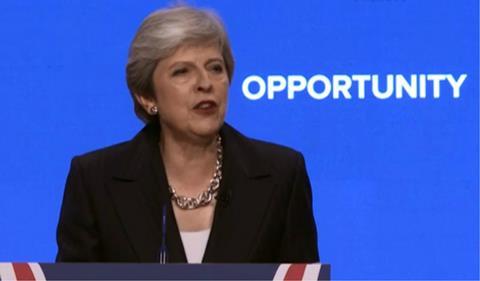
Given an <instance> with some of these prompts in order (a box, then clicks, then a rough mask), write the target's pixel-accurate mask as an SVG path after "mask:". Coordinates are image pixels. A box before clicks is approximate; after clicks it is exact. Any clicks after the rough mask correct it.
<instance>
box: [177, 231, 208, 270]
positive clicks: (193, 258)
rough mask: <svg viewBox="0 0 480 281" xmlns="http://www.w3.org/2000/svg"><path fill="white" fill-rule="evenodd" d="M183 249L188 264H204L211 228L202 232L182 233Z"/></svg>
mask: <svg viewBox="0 0 480 281" xmlns="http://www.w3.org/2000/svg"><path fill="white" fill-rule="evenodd" d="M180 236H181V237H182V243H183V248H184V249H185V255H186V256H187V262H188V263H202V259H203V254H204V253H205V248H207V241H208V237H209V236H210V228H208V229H205V230H200V231H180Z"/></svg>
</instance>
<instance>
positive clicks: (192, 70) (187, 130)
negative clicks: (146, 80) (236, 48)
mask: <svg viewBox="0 0 480 281" xmlns="http://www.w3.org/2000/svg"><path fill="white" fill-rule="evenodd" d="M153 84H154V90H155V98H156V102H155V104H156V105H157V107H158V114H159V116H160V123H161V125H162V130H163V131H164V133H174V134H180V135H182V136H187V137H191V138H204V137H212V136H214V135H216V134H217V133H218V131H219V129H220V127H221V126H222V124H223V120H224V117H225V109H226V106H227V92H228V87H229V84H230V83H229V79H228V75H227V72H226V69H225V62H224V61H223V57H222V54H221V53H220V51H219V49H218V47H217V46H215V45H213V44H212V45H185V46H182V47H180V48H179V49H178V50H177V51H176V52H175V53H174V54H173V55H171V56H170V57H168V58H166V59H164V60H162V61H160V62H159V63H158V65H157V66H156V68H155V71H154V73H153Z"/></svg>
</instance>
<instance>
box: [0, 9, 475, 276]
mask: <svg viewBox="0 0 480 281" xmlns="http://www.w3.org/2000/svg"><path fill="white" fill-rule="evenodd" d="M190 3H191V4H194V5H197V6H202V7H210V8H213V9H215V10H216V11H217V12H218V13H219V15H220V16H221V17H222V18H223V20H224V22H225V24H226V27H227V29H228V31H229V34H230V37H231V41H232V46H233V50H234V54H235V58H236V61H237V68H236V71H235V75H234V81H233V83H232V86H231V90H230V105H229V111H228V113H227V121H228V122H230V123H231V124H232V125H234V126H235V127H236V128H237V129H239V130H240V131H242V132H243V133H245V134H246V135H249V136H251V137H255V138H260V139H265V140H269V141H273V142H277V143H281V144H284V145H288V146H291V147H293V148H295V149H297V150H300V151H302V152H303V153H304V155H305V158H306V161H307V168H308V171H309V174H310V178H311V181H312V186H313V193H314V207H315V217H316V221H317V227H318V233H319V241H318V245H319V250H320V255H321V261H322V262H325V263H330V264H332V277H333V278H337V279H410V278H414V279H478V277H479V258H478V256H479V230H478V229H479V207H478V203H479V99H478V94H479V87H478V86H479V79H478V77H479V71H478V70H479V69H478V67H479V44H478V43H479V22H478V18H479V17H478V15H479V3H478V1H476V0H462V1H460V0H457V1H453V0H450V1H439V0H430V1H426V0H425V1H412V0H344V1H323V0H322V1H309V0H297V1H258V0H257V1H254V0H252V1H245V0H244V1H222V0H204V1H200V0H198V1H190ZM165 4H166V1H148V0H143V1H118V0H116V1H97V0H83V1H53V0H49V1H45V0H44V1H32V0H30V1H14V0H3V1H2V2H1V3H0V38H1V44H0V54H1V61H0V82H1V83H0V93H1V96H2V98H3V106H2V110H0V120H1V122H0V132H1V137H0V155H1V157H2V161H1V164H0V261H41V262H51V261H53V260H54V256H55V253H56V244H55V229H56V224H57V220H58V214H59V209H60V204H61V199H62V195H63V188H64V182H65V177H66V174H67V172H68V168H69V163H70V159H71V157H72V156H74V155H77V154H81V153H84V152H86V151H89V150H93V149H96V148H99V147H103V146H106V145H110V144H113V143H116V142H120V141H124V140H128V139H130V138H131V137H132V136H133V135H134V134H135V133H136V132H137V131H138V130H139V129H140V128H141V127H142V124H141V122H140V121H138V120H137V119H136V117H135V116H134V114H133V110H132V101H131V99H130V96H129V93H128V89H127V87H126V83H125V78H124V73H125V70H124V69H125V63H126V57H127V50H128V46H129V43H130V41H131V39H132V37H133V34H134V33H135V31H136V28H137V27H138V25H139V24H140V22H141V20H142V19H143V18H144V17H145V16H146V15H147V14H148V13H150V12H151V11H152V10H154V9H156V8H159V7H162V6H164V5H165ZM356 74H364V75H370V77H372V76H371V75H378V79H379V83H380V88H381V89H382V90H384V89H387V88H388V84H387V82H386V79H387V78H386V77H387V75H388V74H393V75H395V74H399V75H403V77H404V78H406V79H407V80H410V77H411V76H410V75H418V74H425V75H432V74H444V75H451V77H453V78H454V79H458V78H459V77H460V75H462V74H465V75H466V78H465V80H464V81H463V83H461V87H459V96H458V97H454V95H453V88H452V87H451V85H450V84H449V82H448V80H441V81H440V80H439V82H438V83H439V89H438V90H439V93H440V96H439V97H438V98H435V97H434V91H435V89H434V88H435V87H434V83H435V82H433V81H431V80H428V81H427V84H426V86H425V87H424V89H425V93H426V95H425V97H424V98H420V97H418V96H417V98H414V97H411V96H408V95H404V96H403V97H402V98H396V97H395V94H393V95H392V96H391V97H389V98H386V99H380V98H378V97H376V96H375V95H374V94H373V91H374V90H373V89H372V85H371V83H369V82H367V83H366V85H365V98H364V99H361V98H359V97H358V95H359V93H358V92H359V89H358V87H357V86H355V85H357V84H355V83H354V84H353V85H352V87H351V89H350V91H349V93H350V94H351V99H347V98H345V96H344V94H345V93H343V92H341V94H340V98H338V99H335V98H333V95H330V96H328V97H326V98H324V99H315V98H313V97H312V95H310V94H309V92H308V91H307V89H305V90H299V91H298V92H297V93H295V97H294V99H288V97H287V91H288V87H285V89H283V90H277V92H276V93H275V95H274V98H273V99H268V98H267V95H265V96H263V97H261V98H259V99H257V100H251V99H249V98H247V95H246V94H245V91H244V90H242V84H243V83H244V81H245V79H246V78H247V77H249V76H251V75H257V76H259V77H260V78H261V79H262V80H265V81H268V79H269V78H268V77H272V76H273V75H278V76H281V77H283V78H284V79H285V80H287V77H288V76H289V75H301V76H303V77H305V79H306V80H308V79H309V78H311V77H312V76H314V75H324V77H326V78H328V79H330V80H332V79H333V75H346V76H347V77H350V78H351V77H352V75H356ZM273 77H275V76H273ZM416 77H417V76H416ZM418 77H419V76H418ZM418 77H417V78H418ZM344 78H345V77H344ZM372 79H373V78H372ZM418 79H420V78H418ZM280 80H282V79H280V78H278V77H277V82H276V84H275V83H274V84H272V85H270V86H275V85H276V86H277V88H280V89H281V88H282V87H281V86H282V85H281V82H278V81H280ZM272 81H273V80H272ZM394 82H397V83H396V84H398V83H399V81H394ZM410 82H411V81H410ZM343 83H346V82H345V81H344V82H343ZM278 85H280V86H278ZM266 86H269V85H268V83H266ZM338 86H341V85H340V84H339V85H337V86H332V91H333V90H334V88H335V87H337V88H336V89H337V90H338ZM326 87H327V86H326V85H325V84H324V83H323V84H322V83H320V82H317V83H313V82H312V88H313V90H314V91H316V92H317V93H319V92H322V91H323V90H327V89H326ZM268 88H269V89H270V90H272V89H274V88H272V87H268ZM418 88H419V89H420V88H422V86H418ZM260 90H261V86H260V85H258V83H257V84H255V83H252V84H250V85H249V91H251V92H258V91H260ZM400 90H401V89H400ZM419 91H420V90H419ZM404 92H406V90H405V91H404Z"/></svg>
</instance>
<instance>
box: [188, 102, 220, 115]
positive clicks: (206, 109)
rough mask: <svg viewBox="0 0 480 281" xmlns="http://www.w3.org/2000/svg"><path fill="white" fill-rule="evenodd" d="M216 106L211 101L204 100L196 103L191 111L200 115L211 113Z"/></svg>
mask: <svg viewBox="0 0 480 281" xmlns="http://www.w3.org/2000/svg"><path fill="white" fill-rule="evenodd" d="M217 107H218V105H217V103H216V102H214V101H212V100H205V101H201V102H199V103H197V104H196V105H195V106H194V107H193V109H194V110H195V111H197V112H200V113H212V112H214V111H215V110H216V109H217Z"/></svg>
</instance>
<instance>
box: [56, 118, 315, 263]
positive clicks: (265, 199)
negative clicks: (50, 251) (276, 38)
mask: <svg viewBox="0 0 480 281" xmlns="http://www.w3.org/2000/svg"><path fill="white" fill-rule="evenodd" d="M220 134H221V136H222V139H223V147H224V160H223V179H222V181H221V185H220V189H219V193H218V195H217V205H216V207H215V211H214V218H213V224H212V229H211V232H210V237H209V239H208V243H207V247H206V250H205V254H204V257H203V262H236V263H243V262H267V263H277V262H318V260H319V258H318V251H317V234H316V228H315V222H314V218H313V210H312V194H311V188H310V182H309V179H308V176H307V173H306V170H305V163H304V159H303V157H302V155H301V154H300V153H298V152H296V151H294V150H292V149H289V148H286V147H282V146H279V145H274V144H270V143H266V142H261V141H256V140H252V139H249V138H246V137H245V136H243V135H242V134H240V133H239V132H237V131H236V130H235V129H233V128H232V127H230V126H229V125H227V124H225V125H224V126H223V127H222V129H221V131H220ZM158 136H159V129H158V125H157V124H155V123H152V124H149V125H147V126H145V128H144V129H143V130H142V131H141V132H140V133H138V134H137V136H135V138H134V139H132V140H131V141H128V142H125V143H121V144H117V145H115V146H111V147H108V148H104V149H101V150H98V151H94V152H91V153H88V154H85V155H83V156H78V157H74V158H73V160H72V164H71V168H70V172H69V175H68V179H67V183H66V188H65V193H64V198H63V204H62V209H61V214H60V220H59V224H58V229H57V243H58V254H57V257H56V260H57V261H58V262H74V261H75V262H156V261H158V258H157V257H158V251H159V248H160V244H161V235H162V229H161V228H162V222H161V220H162V206H164V204H166V206H167V212H166V213H167V223H166V225H167V227H166V228H167V229H166V240H167V242H166V244H167V252H168V262H186V256H185V252H184V249H183V245H182V241H181V238H180V234H179V230H178V227H177V224H176V222H175V219H174V214H173V209H172V206H171V200H170V194H169V192H168V184H167V179H166V176H165V171H164V167H163V163H162V160H161V157H160V151H159V148H158V145H157V143H158Z"/></svg>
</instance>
